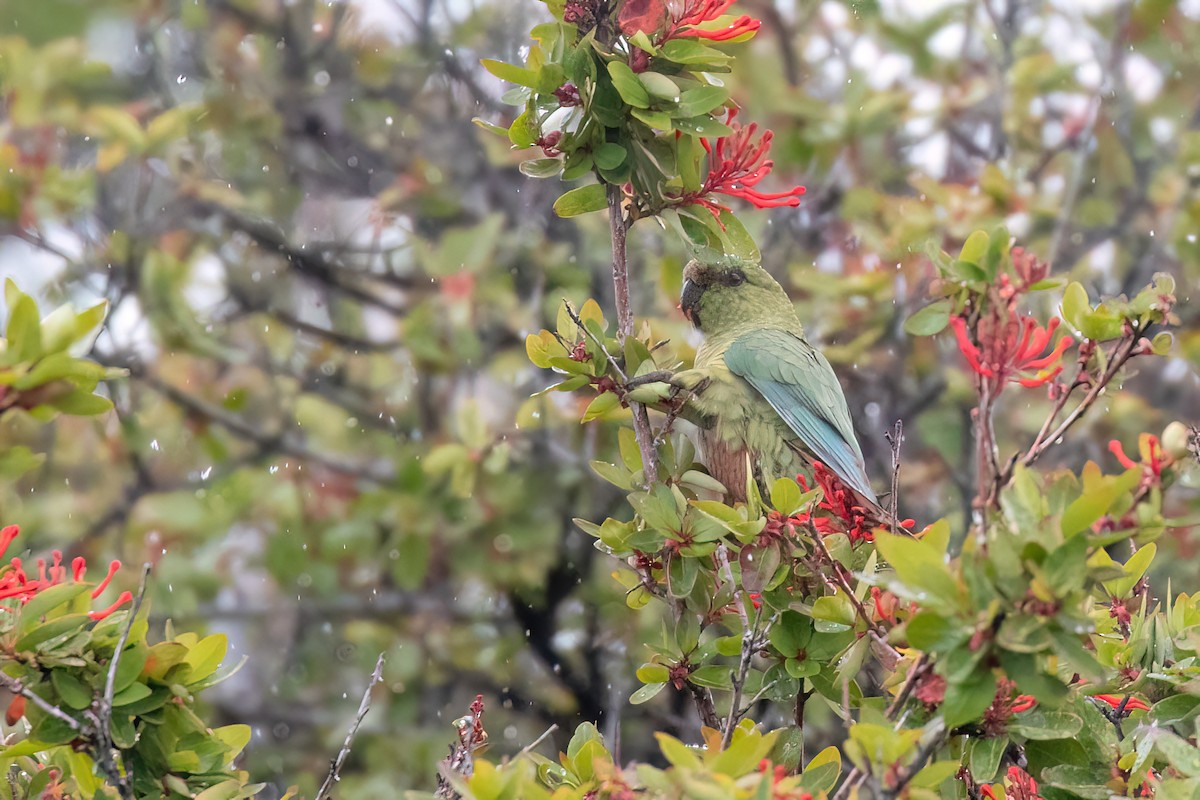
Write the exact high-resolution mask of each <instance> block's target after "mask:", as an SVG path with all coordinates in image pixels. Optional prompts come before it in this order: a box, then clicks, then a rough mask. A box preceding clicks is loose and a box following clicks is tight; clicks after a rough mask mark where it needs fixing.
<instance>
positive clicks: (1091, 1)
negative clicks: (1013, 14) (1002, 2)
mask: <svg viewBox="0 0 1200 800" xmlns="http://www.w3.org/2000/svg"><path fill="white" fill-rule="evenodd" d="M1011 1H1012V0H1009V2H1011ZM1119 1H1120V0H1051V3H1050V5H1051V6H1052V7H1054V8H1057V9H1059V10H1061V11H1065V12H1067V13H1070V14H1074V15H1077V16H1088V17H1090V16H1094V15H1096V14H1104V13H1107V12H1109V11H1112V10H1113V9H1115V8H1116V7H1117V3H1118V2H1119Z"/></svg>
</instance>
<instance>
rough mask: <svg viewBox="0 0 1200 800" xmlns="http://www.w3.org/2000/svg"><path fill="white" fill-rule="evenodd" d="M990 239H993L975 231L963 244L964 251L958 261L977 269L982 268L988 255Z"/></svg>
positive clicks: (960, 253)
mask: <svg viewBox="0 0 1200 800" xmlns="http://www.w3.org/2000/svg"><path fill="white" fill-rule="evenodd" d="M990 239H991V237H989V236H988V235H987V234H986V233H984V232H983V231H975V232H974V233H972V234H971V235H970V236H968V237H967V240H966V241H965V242H963V246H962V250H961V251H960V252H959V254H958V260H959V261H962V262H964V263H966V264H972V265H974V266H976V267H978V266H980V265H981V264H982V263H983V261H984V257H985V256H986V255H987V250H988V242H989V241H990Z"/></svg>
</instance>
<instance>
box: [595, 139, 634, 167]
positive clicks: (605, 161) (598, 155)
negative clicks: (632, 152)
mask: <svg viewBox="0 0 1200 800" xmlns="http://www.w3.org/2000/svg"><path fill="white" fill-rule="evenodd" d="M627 155H628V153H627V152H626V150H625V148H624V147H621V145H619V144H616V143H615V142H605V143H604V144H602V145H600V146H599V147H597V148H596V152H594V153H593V154H592V158H593V159H595V161H596V166H598V167H600V168H601V169H616V168H617V167H619V166H621V164H623V163H625V157H626V156H627Z"/></svg>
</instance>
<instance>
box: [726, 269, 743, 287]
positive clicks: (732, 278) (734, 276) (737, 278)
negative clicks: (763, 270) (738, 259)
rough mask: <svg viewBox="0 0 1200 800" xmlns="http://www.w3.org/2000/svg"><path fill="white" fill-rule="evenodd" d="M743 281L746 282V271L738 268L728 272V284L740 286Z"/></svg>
mask: <svg viewBox="0 0 1200 800" xmlns="http://www.w3.org/2000/svg"><path fill="white" fill-rule="evenodd" d="M745 282H746V273H744V272H742V271H741V270H740V269H738V270H734V271H733V272H731V273H729V285H730V286H741V285H742V284H743V283H745Z"/></svg>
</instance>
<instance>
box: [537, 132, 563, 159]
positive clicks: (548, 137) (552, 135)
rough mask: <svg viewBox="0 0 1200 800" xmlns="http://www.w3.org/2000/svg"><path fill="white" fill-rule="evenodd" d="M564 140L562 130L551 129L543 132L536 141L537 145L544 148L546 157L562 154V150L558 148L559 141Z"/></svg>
mask: <svg viewBox="0 0 1200 800" xmlns="http://www.w3.org/2000/svg"><path fill="white" fill-rule="evenodd" d="M561 141H562V131H550V132H549V133H546V134H542V135H541V136H539V137H538V138H537V141H535V142H534V144H535V145H537V146H538V147H540V148H542V152H543V153H545V154H546V158H554V157H555V156H558V155H562V151H561V150H559V149H558V143H559V142H561Z"/></svg>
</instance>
